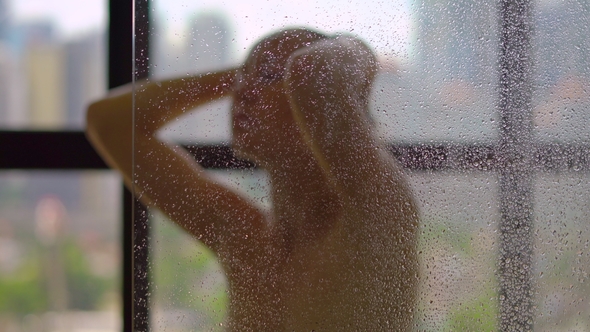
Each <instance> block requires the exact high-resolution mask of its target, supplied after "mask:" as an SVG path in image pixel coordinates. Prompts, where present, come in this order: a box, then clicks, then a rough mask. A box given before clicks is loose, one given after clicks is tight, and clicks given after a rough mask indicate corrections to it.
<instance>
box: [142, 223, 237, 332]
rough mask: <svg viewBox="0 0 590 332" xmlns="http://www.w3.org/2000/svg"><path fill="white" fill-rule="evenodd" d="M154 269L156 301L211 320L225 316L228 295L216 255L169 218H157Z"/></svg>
mask: <svg viewBox="0 0 590 332" xmlns="http://www.w3.org/2000/svg"><path fill="white" fill-rule="evenodd" d="M153 233H154V234H155V235H154V237H155V239H154V240H155V241H154V245H153V248H154V252H153V253H152V259H151V261H152V269H153V270H152V271H153V274H152V275H153V284H154V285H155V288H154V295H155V298H154V302H155V303H158V305H161V306H164V307H167V308H190V309H192V310H195V311H196V312H199V314H200V315H202V316H204V317H206V319H207V320H209V321H210V322H211V323H212V324H215V323H221V322H223V319H224V318H225V316H226V313H227V306H228V296H227V293H226V287H224V284H223V283H220V281H219V277H221V276H220V275H216V271H217V272H219V271H218V270H217V269H218V268H219V266H218V263H217V257H216V256H215V255H214V254H213V252H211V251H210V250H209V249H208V248H207V247H205V246H204V245H202V244H201V243H199V242H198V241H196V240H195V239H194V238H192V237H191V236H189V235H187V233H186V232H185V231H183V230H182V229H180V228H179V227H177V226H175V225H174V224H173V223H172V222H170V221H168V220H157V219H156V220H154V232H153Z"/></svg>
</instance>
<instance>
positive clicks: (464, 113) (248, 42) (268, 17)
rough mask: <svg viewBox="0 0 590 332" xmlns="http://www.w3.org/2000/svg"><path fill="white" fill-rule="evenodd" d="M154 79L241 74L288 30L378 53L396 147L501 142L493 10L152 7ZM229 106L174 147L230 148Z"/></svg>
mask: <svg viewBox="0 0 590 332" xmlns="http://www.w3.org/2000/svg"><path fill="white" fill-rule="evenodd" d="M150 6H151V8H152V11H151V15H152V16H151V20H152V27H151V32H150V40H151V48H150V70H149V71H150V76H151V77H152V78H154V79H161V78H170V77H180V76H185V75H191V74H195V73H199V72H206V71H211V70H218V69H221V68H227V67H230V66H234V65H237V64H240V63H241V62H242V61H243V60H244V58H245V56H246V54H247V52H248V50H250V48H251V47H252V45H253V43H255V42H256V41H258V40H259V39H260V38H261V37H263V36H265V35H267V34H269V33H271V32H273V31H277V30H279V29H282V28H287V27H301V26H305V27H310V28H313V29H317V30H319V31H321V32H325V33H328V34H335V33H348V34H352V35H355V36H358V37H360V38H361V39H363V40H364V41H365V42H367V43H368V45H369V46H370V47H371V48H373V49H374V51H375V52H376V54H377V58H378V61H379V67H380V70H379V74H378V77H377V79H376V80H375V85H374V89H373V92H372V96H371V99H370V105H371V114H372V117H373V119H374V121H375V123H376V127H377V130H376V131H377V133H378V134H379V136H380V137H382V138H383V139H384V140H386V141H388V142H398V143H400V142H402V143H416V142H433V141H434V142H445V143H465V142H471V143H491V142H493V141H494V140H495V139H496V138H497V131H498V116H497V114H496V112H495V108H496V101H497V99H496V96H497V92H496V91H497V82H498V79H497V77H498V75H497V73H498V71H497V49H498V46H497V39H498V37H497V33H496V30H497V15H496V11H497V8H496V5H495V3H493V2H477V1H470V0H463V1H454V2H452V3H450V4H449V3H448V2H445V1H438V0H420V1H415V2H409V1H397V2H395V1H394V2H387V3H382V2H380V1H372V2H366V1H352V2H347V3H346V5H345V6H343V5H342V4H341V3H339V2H336V1H323V2H321V3H311V2H305V3H301V2H297V3H284V2H280V3H279V2H274V1H249V2H248V3H247V4H246V3H243V2H240V1H224V2H223V3H218V2H215V1H212V2H208V1H186V0H175V1H159V0H154V1H151V2H150ZM229 104H230V103H229V102H228V101H220V102H217V103H214V104H211V105H209V106H207V107H204V108H206V109H207V111H204V110H202V111H199V112H194V113H192V114H190V115H189V114H188V112H187V115H186V116H185V117H184V118H183V119H182V120H181V121H179V122H177V123H176V124H171V125H170V126H169V128H170V129H173V130H170V132H168V133H167V134H168V135H170V136H171V137H172V138H173V139H176V140H182V141H184V142H199V143H220V142H224V143H227V142H229V141H230V140H231V136H230V128H229V125H228V123H229V122H228V119H229Z"/></svg>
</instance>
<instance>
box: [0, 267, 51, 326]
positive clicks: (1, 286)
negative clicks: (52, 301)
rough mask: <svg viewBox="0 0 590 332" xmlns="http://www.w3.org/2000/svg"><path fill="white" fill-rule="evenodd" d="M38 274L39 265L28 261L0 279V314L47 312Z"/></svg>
mask: <svg viewBox="0 0 590 332" xmlns="http://www.w3.org/2000/svg"><path fill="white" fill-rule="evenodd" d="M40 272H41V271H40V266H39V264H36V262H35V260H34V259H30V260H28V261H27V262H26V263H25V264H24V265H23V266H22V267H21V268H20V269H19V270H18V271H16V272H15V273H12V274H10V275H9V276H3V277H0V312H10V313H15V314H19V315H25V314H28V313H36V312H41V311H44V310H47V307H48V299H47V294H46V293H45V290H44V289H43V286H42V283H41V281H42V280H41V273H40Z"/></svg>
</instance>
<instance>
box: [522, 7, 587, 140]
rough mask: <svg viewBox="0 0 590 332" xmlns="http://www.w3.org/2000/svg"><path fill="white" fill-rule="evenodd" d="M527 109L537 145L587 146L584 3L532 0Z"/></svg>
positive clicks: (585, 21)
mask: <svg viewBox="0 0 590 332" xmlns="http://www.w3.org/2000/svg"><path fill="white" fill-rule="evenodd" d="M537 2H538V3H537V5H536V6H535V7H536V10H535V16H534V18H535V24H536V26H535V38H534V44H533V45H534V51H535V53H534V57H535V58H534V59H535V60H534V63H535V71H534V83H535V84H534V86H535V89H534V90H533V91H534V94H533V110H534V124H535V134H536V137H537V138H538V139H539V140H540V141H543V142H557V143H586V144H587V143H589V142H590V132H589V131H588V128H589V127H590V116H589V115H590V94H589V93H588V91H589V89H590V66H589V65H590V55H589V54H588V49H589V48H590V38H588V25H589V24H590V4H588V2H586V1H573V0H568V1H537Z"/></svg>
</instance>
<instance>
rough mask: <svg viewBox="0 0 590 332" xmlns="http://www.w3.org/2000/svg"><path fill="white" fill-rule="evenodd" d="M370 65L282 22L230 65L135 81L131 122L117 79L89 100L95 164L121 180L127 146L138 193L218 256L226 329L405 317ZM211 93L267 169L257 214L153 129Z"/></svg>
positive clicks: (413, 224) (402, 189)
mask: <svg viewBox="0 0 590 332" xmlns="http://www.w3.org/2000/svg"><path fill="white" fill-rule="evenodd" d="M376 72H377V63H376V60H375V56H374V54H373V53H372V51H371V50H370V49H369V48H368V47H367V46H366V45H365V44H364V43H363V42H361V41H360V40H358V39H356V38H353V37H350V36H335V37H328V36H325V35H322V34H320V33H317V32H314V31H310V30H307V29H288V30H282V31H279V32H277V33H274V34H272V35H270V36H268V37H266V38H264V39H263V40H262V41H260V42H259V43H257V44H256V45H255V46H254V48H253V49H252V51H251V53H250V54H249V56H248V58H247V60H246V61H245V63H244V64H243V66H241V67H240V68H236V69H229V70H225V71H220V72H215V73H207V74H203V75H199V76H194V77H187V78H181V79H176V80H169V81H163V82H157V83H156V82H148V81H144V82H140V83H137V84H136V87H137V88H136V90H137V91H136V94H135V97H136V101H135V119H134V121H135V123H133V111H132V99H133V94H132V93H131V87H129V86H128V87H126V88H124V89H120V90H118V91H113V92H112V93H111V94H110V95H109V96H108V97H107V98H105V99H103V100H100V101H98V102H95V103H93V104H92V105H90V107H89V109H88V115H87V120H88V128H87V135H88V137H89V139H90V141H91V142H92V144H93V145H94V147H95V148H96V150H97V151H98V152H99V153H100V154H101V155H102V157H103V158H104V159H105V160H106V162H107V163H108V164H109V165H110V166H111V167H113V168H115V169H117V170H119V171H120V172H121V173H122V175H123V177H124V179H125V182H126V184H127V185H128V186H130V187H131V184H132V174H133V173H134V170H133V169H132V159H133V157H134V158H135V164H136V165H137V168H136V169H135V177H134V180H133V181H135V183H134V186H133V188H134V189H135V190H136V192H137V194H138V195H139V197H140V199H141V200H142V201H143V202H144V203H146V204H149V205H150V206H154V207H157V208H158V209H160V210H162V211H163V212H164V213H166V214H167V215H168V216H169V217H170V219H171V220H173V221H174V222H176V223H177V224H178V225H180V226H181V227H183V228H184V229H185V230H186V231H187V232H189V233H190V234H192V235H194V236H195V237H196V238H197V239H199V240H200V241H202V242H203V243H205V244H206V245H207V246H208V247H210V248H211V249H212V250H213V251H214V252H215V253H216V255H217V256H218V258H219V260H220V262H221V264H222V266H223V269H224V271H225V273H226V276H227V279H228V285H229V295H230V308H229V318H228V320H229V321H228V322H227V323H228V324H227V325H228V326H229V330H231V331H404V330H409V329H410V328H411V324H412V321H413V311H414V307H415V305H416V298H417V291H416V287H417V284H418V264H417V254H416V234H417V226H418V216H417V208H416V204H415V202H414V200H413V197H412V194H411V192H410V190H409V187H408V185H407V183H406V180H405V178H404V175H403V174H402V170H401V168H400V166H399V165H398V164H397V163H396V161H395V160H394V159H393V158H392V157H391V156H390V154H389V153H387V152H386V150H385V149H384V148H383V147H382V146H381V145H380V144H379V143H378V141H377V140H376V139H375V138H374V137H373V136H372V130H371V122H370V119H369V117H368V101H369V95H370V91H371V85H372V83H373V79H374V77H375V75H376ZM224 96H231V97H232V98H233V106H232V130H233V142H232V144H233V148H234V149H235V151H236V153H237V155H238V156H240V157H243V158H247V159H250V160H252V161H254V162H255V163H256V164H258V165H259V166H261V167H262V168H264V169H265V170H266V171H267V172H268V174H269V178H270V184H271V188H270V193H271V202H272V206H273V208H272V211H271V212H270V213H264V212H262V211H261V210H260V209H259V208H257V207H256V206H255V204H253V203H252V202H250V201H249V200H248V199H247V198H245V197H243V196H241V195H240V194H238V193H235V192H233V191H232V190H230V189H228V188H225V187H224V186H222V185H220V184H218V183H216V182H214V181H213V180H211V179H210V178H209V177H208V175H207V174H206V173H205V172H204V171H203V169H202V168H201V167H200V166H199V165H198V164H197V163H196V162H195V161H194V159H193V158H192V157H191V156H190V155H188V154H187V152H185V151H184V150H183V149H181V148H179V147H176V146H171V145H169V144H168V143H164V142H162V141H160V140H158V139H157V137H156V136H155V133H156V132H157V130H158V129H159V128H161V127H162V126H163V125H165V124H166V123H168V122H169V121H171V120H173V119H175V118H176V117H177V116H179V115H181V114H183V113H184V112H185V110H190V109H192V108H194V107H196V106H199V105H202V104H204V103H207V102H210V101H213V100H216V99H218V98H221V97H224ZM133 126H134V128H135V137H132V130H131V128H132V127H133ZM132 140H134V142H135V146H134V148H132ZM132 149H133V151H132Z"/></svg>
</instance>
